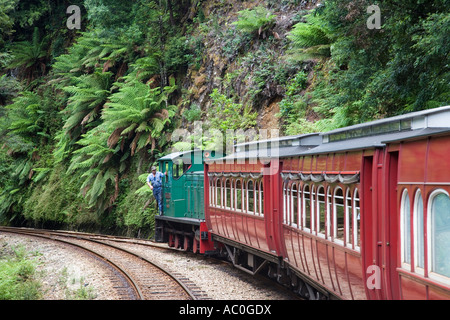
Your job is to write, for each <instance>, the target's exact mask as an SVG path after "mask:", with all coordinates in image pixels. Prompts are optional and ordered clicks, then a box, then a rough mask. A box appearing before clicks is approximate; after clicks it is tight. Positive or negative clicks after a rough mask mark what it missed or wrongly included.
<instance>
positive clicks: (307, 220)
mask: <svg viewBox="0 0 450 320" xmlns="http://www.w3.org/2000/svg"><path fill="white" fill-rule="evenodd" d="M302 191H303V192H302V212H303V217H302V218H303V230H304V231H306V232H311V186H310V185H309V184H307V183H305V184H304V185H303V188H302Z"/></svg>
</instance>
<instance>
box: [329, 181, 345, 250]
mask: <svg viewBox="0 0 450 320" xmlns="http://www.w3.org/2000/svg"><path fill="white" fill-rule="evenodd" d="M339 190H341V193H342V196H337V193H338V191H339ZM337 199H340V201H342V204H341V203H339V204H338V203H337ZM338 206H339V207H341V210H342V218H343V219H344V220H345V193H344V189H342V187H340V186H337V187H336V188H334V192H333V235H332V237H333V242H336V243H338V244H340V245H342V246H343V245H344V235H345V221H342V222H339V223H338ZM339 228H342V229H344V230H343V231H342V236H339Z"/></svg>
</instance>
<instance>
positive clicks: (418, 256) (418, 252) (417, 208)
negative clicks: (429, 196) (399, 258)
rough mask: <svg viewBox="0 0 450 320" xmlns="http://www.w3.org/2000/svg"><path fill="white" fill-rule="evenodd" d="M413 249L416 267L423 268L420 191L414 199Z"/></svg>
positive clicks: (421, 201) (422, 224)
mask: <svg viewBox="0 0 450 320" xmlns="http://www.w3.org/2000/svg"><path fill="white" fill-rule="evenodd" d="M413 225H414V249H415V259H414V260H415V261H416V266H417V267H419V268H424V265H425V255H424V230H423V228H424V223H423V198H422V194H421V192H420V190H418V191H417V192H416V196H415V197H414V223H413Z"/></svg>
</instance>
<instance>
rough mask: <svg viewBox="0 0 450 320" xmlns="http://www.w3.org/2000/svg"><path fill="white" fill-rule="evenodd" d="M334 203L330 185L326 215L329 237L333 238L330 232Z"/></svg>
mask: <svg viewBox="0 0 450 320" xmlns="http://www.w3.org/2000/svg"><path fill="white" fill-rule="evenodd" d="M332 203H333V199H332V196H331V187H328V190H327V213H326V214H327V217H326V219H327V220H326V234H327V237H328V238H331V234H330V226H331V212H332V210H331V208H332V207H331V206H332Z"/></svg>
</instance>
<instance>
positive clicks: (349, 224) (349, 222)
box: [345, 189, 353, 247]
mask: <svg viewBox="0 0 450 320" xmlns="http://www.w3.org/2000/svg"><path fill="white" fill-rule="evenodd" d="M345 203H346V206H345V239H346V240H345V242H346V244H347V246H350V247H351V246H352V243H353V241H352V239H353V208H352V194H351V192H350V189H347V193H346V196H345Z"/></svg>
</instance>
